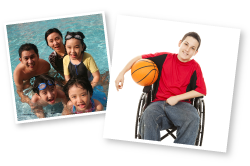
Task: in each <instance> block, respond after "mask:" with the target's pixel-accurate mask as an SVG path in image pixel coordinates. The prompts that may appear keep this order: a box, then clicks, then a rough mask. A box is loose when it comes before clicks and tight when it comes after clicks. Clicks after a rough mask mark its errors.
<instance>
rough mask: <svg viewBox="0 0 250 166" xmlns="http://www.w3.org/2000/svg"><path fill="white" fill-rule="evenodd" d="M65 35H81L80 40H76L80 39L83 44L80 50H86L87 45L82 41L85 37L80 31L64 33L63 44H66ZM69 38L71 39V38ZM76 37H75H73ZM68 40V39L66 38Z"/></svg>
mask: <svg viewBox="0 0 250 166" xmlns="http://www.w3.org/2000/svg"><path fill="white" fill-rule="evenodd" d="M67 35H71V36H73V37H72V38H75V37H74V36H75V35H80V36H81V38H82V39H81V40H80V39H77V40H80V41H81V44H82V45H83V46H84V49H83V51H82V52H84V51H85V50H86V48H87V46H86V44H85V43H84V41H83V39H84V38H85V36H84V34H83V33H82V32H79V31H78V32H69V31H68V32H67V34H66V35H65V45H66V41H67V39H66V36H67ZM72 38H71V39H72ZM75 39H76V38H75ZM68 40H69V39H68Z"/></svg>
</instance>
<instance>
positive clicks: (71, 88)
mask: <svg viewBox="0 0 250 166" xmlns="http://www.w3.org/2000/svg"><path fill="white" fill-rule="evenodd" d="M64 92H65V94H66V96H67V98H68V100H69V101H68V103H67V107H68V109H69V110H70V111H71V113H73V114H80V113H86V112H95V111H101V110H103V106H102V104H101V102H99V101H98V100H95V99H92V94H93V88H92V86H91V84H90V82H89V81H88V80H87V79H86V78H82V77H72V78H70V80H69V81H68V82H67V84H66V85H65V86H64Z"/></svg>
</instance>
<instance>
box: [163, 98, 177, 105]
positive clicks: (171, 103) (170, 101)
mask: <svg viewBox="0 0 250 166" xmlns="http://www.w3.org/2000/svg"><path fill="white" fill-rule="evenodd" d="M178 102H179V99H178V97H177V96H172V97H169V98H168V99H167V100H166V103H168V104H169V105H171V106H174V105H175V104H177V103H178Z"/></svg>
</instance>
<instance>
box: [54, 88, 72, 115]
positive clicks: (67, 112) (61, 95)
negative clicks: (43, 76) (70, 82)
mask: <svg viewBox="0 0 250 166" xmlns="http://www.w3.org/2000/svg"><path fill="white" fill-rule="evenodd" d="M57 97H58V98H60V99H61V102H62V104H63V111H62V115H70V114H71V111H70V109H69V108H68V107H67V102H68V100H67V98H66V96H65V93H64V92H63V91H62V90H60V89H57Z"/></svg>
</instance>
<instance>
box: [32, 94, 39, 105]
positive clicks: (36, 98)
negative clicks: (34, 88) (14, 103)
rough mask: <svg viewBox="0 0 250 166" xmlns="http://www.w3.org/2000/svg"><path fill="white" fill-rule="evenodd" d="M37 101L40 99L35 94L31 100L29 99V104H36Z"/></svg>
mask: <svg viewBox="0 0 250 166" xmlns="http://www.w3.org/2000/svg"><path fill="white" fill-rule="evenodd" d="M39 99H40V96H39V95H38V94H37V93H35V94H34V95H33V96H32V98H31V102H32V103H37V102H38V101H39Z"/></svg>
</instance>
